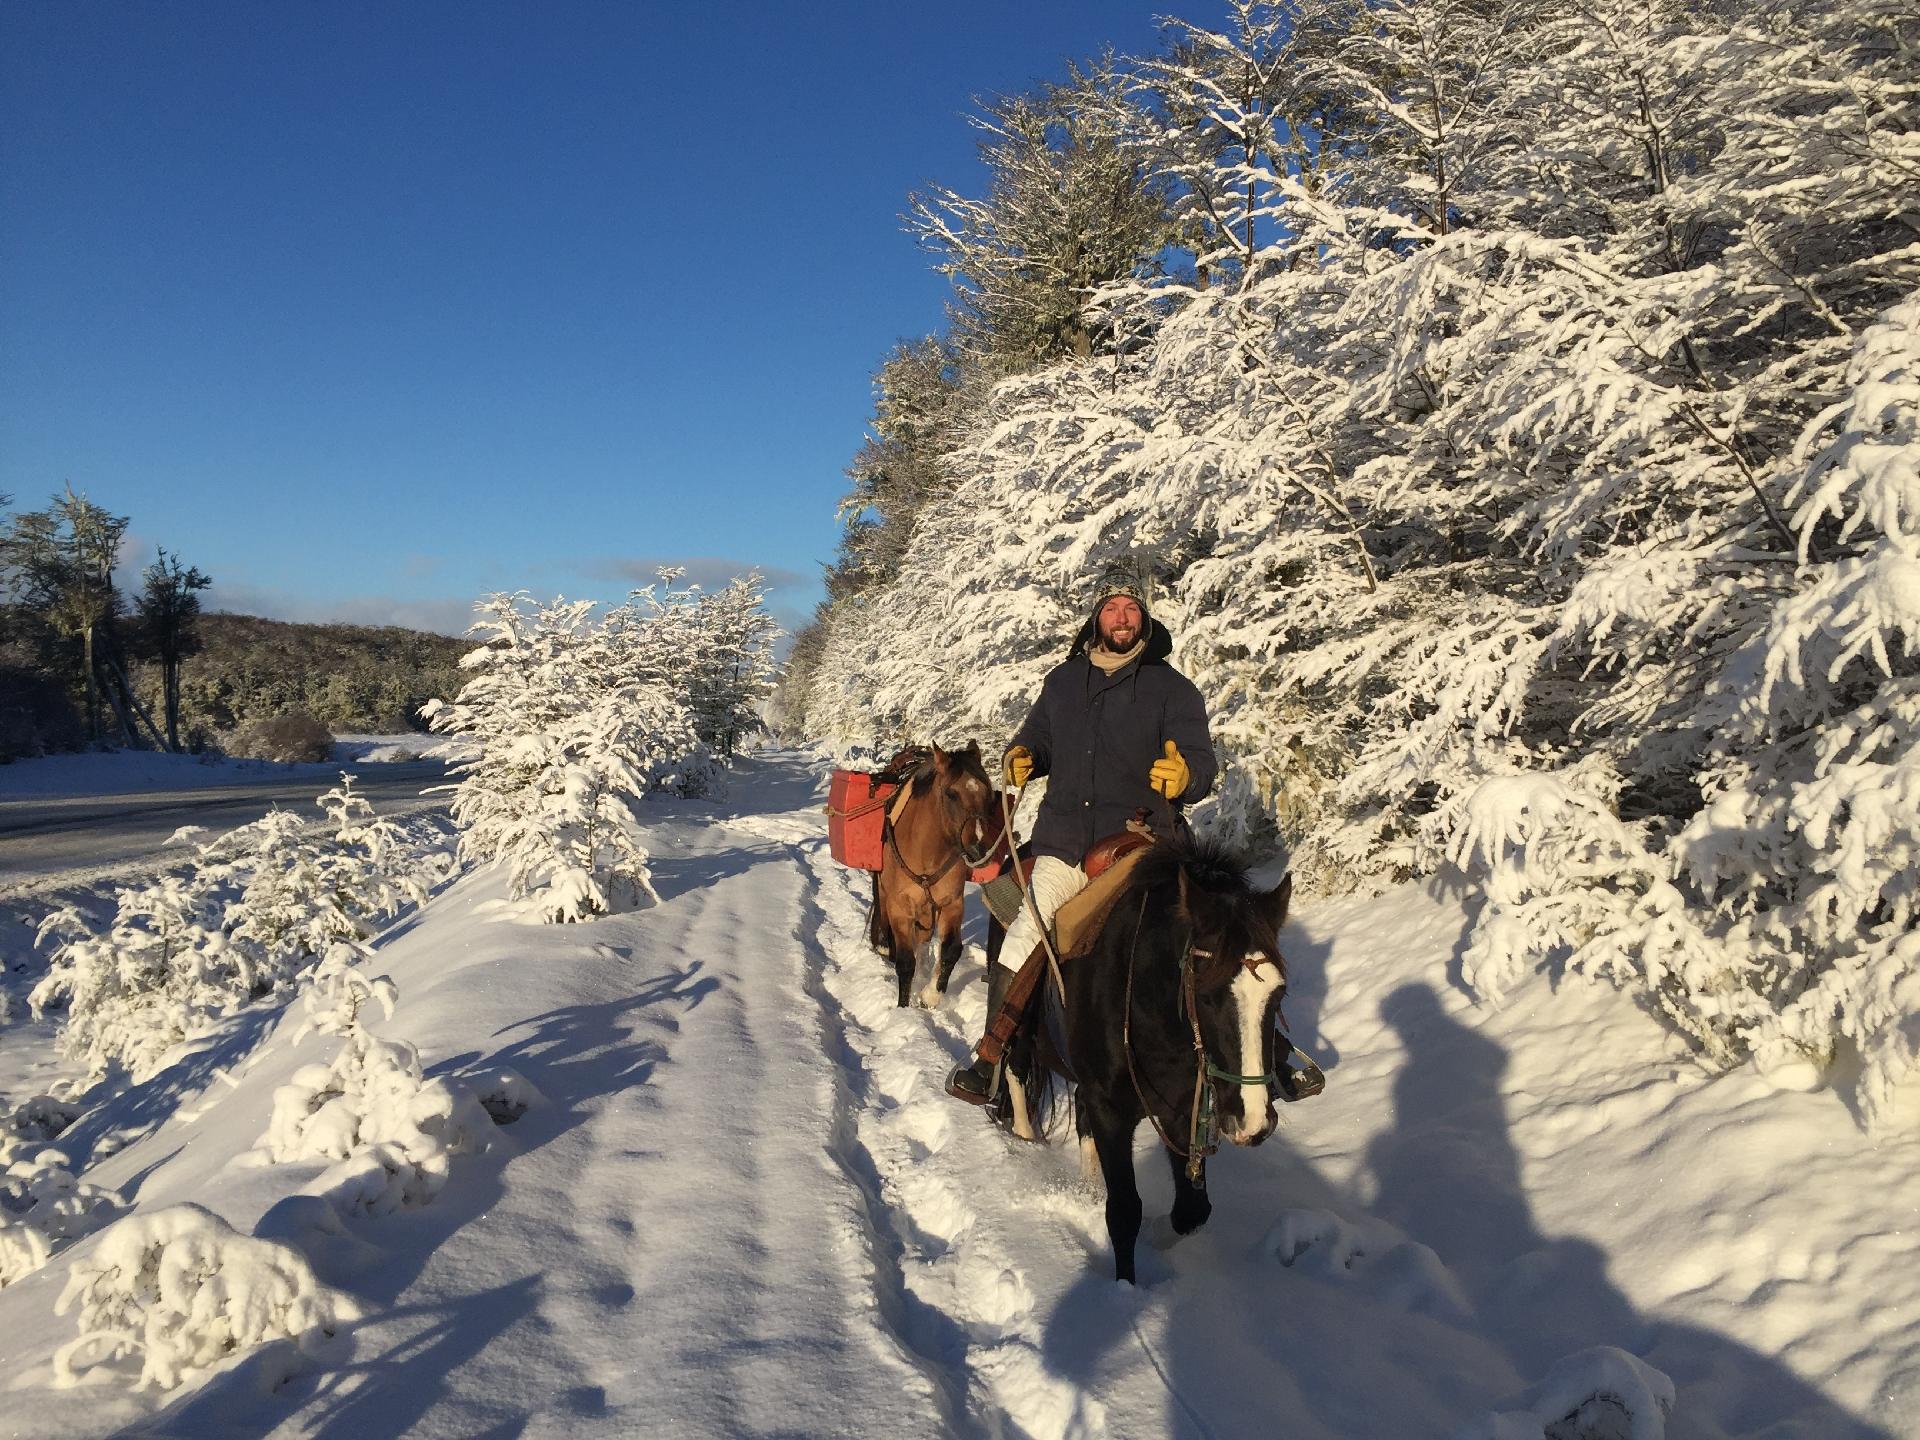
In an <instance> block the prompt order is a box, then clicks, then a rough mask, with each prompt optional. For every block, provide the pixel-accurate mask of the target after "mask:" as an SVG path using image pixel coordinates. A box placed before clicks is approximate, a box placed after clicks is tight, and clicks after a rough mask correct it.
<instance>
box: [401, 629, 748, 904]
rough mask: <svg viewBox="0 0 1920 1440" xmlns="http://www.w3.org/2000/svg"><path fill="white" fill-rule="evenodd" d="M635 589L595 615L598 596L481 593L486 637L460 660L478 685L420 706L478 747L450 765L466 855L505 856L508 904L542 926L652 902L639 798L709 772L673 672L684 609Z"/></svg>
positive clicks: (692, 784)
mask: <svg viewBox="0 0 1920 1440" xmlns="http://www.w3.org/2000/svg"><path fill="white" fill-rule="evenodd" d="M641 596H642V599H641V600H639V601H637V602H635V603H630V604H629V605H628V606H625V607H622V608H621V609H620V610H618V611H616V612H614V613H613V614H612V615H610V616H608V617H606V618H605V619H601V620H596V619H595V618H594V616H593V610H594V605H593V602H591V601H566V600H556V601H554V602H553V603H551V604H547V605H535V604H533V603H532V601H531V599H530V598H529V597H527V596H525V595H493V596H489V597H487V598H486V599H485V600H483V601H482V602H481V603H480V606H479V610H480V616H481V618H480V620H479V621H478V622H477V623H476V624H475V626H474V630H475V633H477V634H478V635H479V636H480V637H481V638H482V639H483V640H484V641H485V642H486V643H485V644H483V645H482V646H481V648H479V649H477V650H474V651H472V652H471V653H470V654H468V655H467V656H466V657H465V659H464V660H463V661H462V662H461V663H462V664H463V665H464V666H465V667H466V668H467V669H469V670H471V671H473V672H475V673H474V677H473V679H471V680H470V681H468V682H467V684H466V685H465V686H464V687H463V688H462V689H461V691H460V695H459V697H458V698H457V699H455V700H454V701H453V702H452V703H450V704H448V703H438V704H435V705H432V706H429V707H427V710H426V713H427V715H428V720H429V723H430V724H432V726H433V727H434V728H435V729H436V730H438V731H441V732H443V733H450V734H458V735H461V736H465V737H469V738H471V739H472V740H473V741H474V742H476V743H477V745H478V747H479V749H478V753H477V754H475V755H473V756H471V757H470V758H468V759H465V760H462V761H460V762H459V763H457V764H456V765H455V766H454V773H455V774H456V775H457V776H458V777H459V779H458V782H457V783H456V785H455V787H454V798H453V814H454V818H455V819H456V820H457V821H458V822H459V825H460V830H461V834H460V849H461V854H462V855H463V856H464V857H467V858H470V859H473V860H476V861H478V862H480V863H492V862H496V861H498V862H500V863H503V864H505V865H506V866H507V869H508V874H509V878H510V886H511V894H512V898H513V900H514V901H516V902H524V904H525V906H526V908H528V910H529V911H530V912H532V913H535V914H538V915H539V916H540V917H541V918H542V919H545V920H549V921H575V920H584V919H587V918H589V917H591V916H594V915H601V914H606V913H608V912H609V911H612V910H615V909H618V908H622V907H624V906H630V905H632V904H634V903H637V901H638V898H639V897H640V896H641V895H645V896H647V897H649V898H651V899H657V898H658V897H657V896H655V895H654V893H653V886H652V884H651V881H650V879H649V872H648V868H647V852H646V850H645V848H644V847H643V846H642V845H641V843H640V840H639V836H638V833H637V827H636V824H635V820H634V814H633V810H632V805H633V803H634V802H635V801H638V800H640V799H642V798H643V797H644V796H646V795H647V794H648V793H650V792H651V791H654V790H661V789H678V790H683V791H684V790H697V789H700V788H703V787H704V785H705V783H706V781H707V778H708V776H709V775H710V773H711V769H712V762H711V760H710V759H709V756H708V752H707V748H706V746H705V745H704V743H703V742H702V741H701V739H700V737H699V735H698V734H697V733H696V731H695V728H694V721H693V717H692V714H691V711H690V709H689V707H688V704H687V701H686V699H685V691H684V688H682V687H676V686H672V685H670V684H669V683H668V682H667V681H666V679H665V678H663V677H665V676H667V675H671V674H673V673H675V672H674V668H673V667H674V666H675V664H676V656H679V655H681V654H683V653H684V652H683V649H682V648H681V646H679V645H678V644H677V643H676V641H675V639H674V636H675V634H676V633H677V632H678V631H679V630H681V629H683V628H684V629H686V630H687V631H689V632H691V628H692V627H691V626H690V625H689V626H683V625H682V617H681V614H680V612H681V610H683V609H688V608H690V607H685V606H680V605H677V604H674V603H672V602H670V601H667V602H662V601H659V600H657V599H653V598H652V597H651V596H650V595H649V592H641ZM689 643H691V642H689Z"/></svg>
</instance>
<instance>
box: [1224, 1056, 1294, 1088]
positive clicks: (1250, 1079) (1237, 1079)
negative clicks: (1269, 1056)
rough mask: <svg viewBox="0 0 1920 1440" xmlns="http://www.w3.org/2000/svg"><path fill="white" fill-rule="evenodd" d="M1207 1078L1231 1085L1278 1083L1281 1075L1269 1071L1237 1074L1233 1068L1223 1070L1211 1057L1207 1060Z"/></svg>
mask: <svg viewBox="0 0 1920 1440" xmlns="http://www.w3.org/2000/svg"><path fill="white" fill-rule="evenodd" d="M1207 1078H1208V1079H1209V1080H1224V1081H1226V1082H1227V1083H1228V1084H1229V1085H1278V1084H1279V1083H1280V1077H1279V1076H1278V1075H1275V1074H1272V1073H1271V1072H1269V1073H1268V1074H1265V1075H1235V1074H1234V1073H1233V1072H1232V1071H1231V1070H1222V1069H1221V1068H1220V1067H1219V1066H1218V1065H1216V1064H1214V1063H1213V1061H1212V1060H1211V1059H1209V1060H1208V1061H1207Z"/></svg>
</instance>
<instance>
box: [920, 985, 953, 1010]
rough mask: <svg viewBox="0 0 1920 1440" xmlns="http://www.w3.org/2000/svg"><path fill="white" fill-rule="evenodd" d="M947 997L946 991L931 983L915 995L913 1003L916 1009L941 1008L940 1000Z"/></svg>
mask: <svg viewBox="0 0 1920 1440" xmlns="http://www.w3.org/2000/svg"><path fill="white" fill-rule="evenodd" d="M946 998H947V992H946V991H944V990H938V989H935V988H934V987H933V986H931V985H929V986H927V988H926V989H924V990H922V991H921V992H920V993H919V994H918V995H916V996H914V997H913V1005H914V1008H915V1009H916V1010H938V1009H939V1008H940V1002H941V1001H942V1000H944V999H946Z"/></svg>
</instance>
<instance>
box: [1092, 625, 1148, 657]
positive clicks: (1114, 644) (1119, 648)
mask: <svg viewBox="0 0 1920 1440" xmlns="http://www.w3.org/2000/svg"><path fill="white" fill-rule="evenodd" d="M1139 643H1140V632H1139V631H1138V630H1134V631H1131V632H1130V633H1129V634H1128V636H1127V641H1126V644H1124V645H1123V644H1121V643H1120V642H1119V641H1117V640H1115V639H1114V637H1113V631H1111V630H1102V631H1101V632H1100V648H1101V649H1102V650H1110V651H1112V652H1113V653H1114V654H1115V655H1118V654H1120V653H1121V652H1123V651H1126V650H1131V649H1132V648H1133V647H1134V646H1135V645H1137V644H1139Z"/></svg>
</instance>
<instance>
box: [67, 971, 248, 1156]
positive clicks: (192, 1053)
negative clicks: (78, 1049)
mask: <svg viewBox="0 0 1920 1440" xmlns="http://www.w3.org/2000/svg"><path fill="white" fill-rule="evenodd" d="M285 1010H286V1002H285V1001H280V1002H278V1003H276V1002H272V1001H259V1002H256V1003H254V1004H252V1005H248V1006H246V1007H245V1008H243V1009H241V1010H238V1011H236V1012H235V1013H234V1014H232V1015H231V1016H228V1017H227V1018H226V1019H224V1020H222V1021H220V1022H219V1024H218V1026H217V1027H216V1028H215V1029H214V1030H212V1031H211V1032H209V1033H208V1034H206V1035H202V1036H200V1037H198V1038H196V1039H194V1040H190V1041H188V1042H186V1043H187V1046H188V1048H187V1050H186V1053H185V1054H183V1055H181V1056H179V1057H178V1058H177V1059H175V1060H174V1061H173V1062H172V1063H170V1064H169V1065H167V1066H166V1068H164V1069H162V1070H160V1071H158V1072H156V1073H155V1074H153V1075H150V1076H149V1077H148V1078H146V1079H145V1080H142V1081H139V1082H138V1083H137V1084H129V1083H126V1081H125V1079H124V1072H123V1074H122V1076H120V1077H114V1076H109V1077H108V1078H107V1079H106V1080H103V1081H102V1082H101V1083H100V1086H99V1087H97V1090H96V1091H94V1092H90V1093H89V1095H88V1096H84V1097H82V1100H81V1103H82V1104H87V1103H88V1102H89V1101H90V1100H91V1097H92V1094H94V1093H98V1094H101V1095H102V1097H103V1098H101V1099H100V1100H98V1101H96V1102H93V1103H91V1105H90V1107H89V1108H88V1109H87V1110H86V1111H85V1112H84V1113H82V1114H81V1116H80V1118H79V1119H77V1120H75V1121H74V1122H73V1124H71V1125H69V1126H68V1127H67V1128H66V1129H65V1130H62V1131H61V1132H60V1135H59V1137H58V1139H56V1140H55V1141H54V1142H53V1143H54V1144H55V1146H56V1147H57V1148H59V1149H60V1150H61V1151H63V1152H64V1153H65V1154H66V1155H67V1156H68V1157H69V1158H70V1159H72V1161H73V1162H74V1164H73V1169H74V1173H75V1174H79V1173H80V1172H81V1171H83V1170H87V1169H91V1168H92V1167H93V1166H94V1165H95V1164H96V1163H97V1162H98V1161H100V1160H103V1159H105V1158H106V1155H107V1154H111V1153H116V1152H118V1151H119V1150H123V1149H125V1148H126V1147H127V1146H128V1145H131V1144H133V1143H134V1142H135V1141H136V1140H140V1139H143V1138H145V1137H146V1136H147V1135H150V1134H152V1133H153V1132H154V1131H155V1130H157V1129H159V1128H160V1126H162V1125H164V1124H165V1123H166V1122H167V1121H168V1120H170V1119H172V1118H173V1115H174V1112H175V1111H177V1110H178V1109H179V1108H180V1106H181V1105H182V1104H184V1103H186V1102H187V1101H188V1100H191V1099H192V1098H194V1097H195V1096H198V1095H199V1094H201V1093H202V1092H203V1091H205V1090H206V1089H207V1087H208V1086H210V1085H213V1084H216V1083H218V1076H219V1075H220V1073H221V1072H222V1071H228V1070H231V1069H233V1067H234V1066H236V1065H239V1064H240V1063H241V1062H242V1061H244V1060H245V1059H246V1058H247V1057H248V1056H249V1055H251V1054H252V1053H253V1052H254V1050H255V1048H256V1047H258V1045H259V1044H260V1042H261V1041H262V1040H263V1039H265V1038H266V1035H267V1032H268V1031H269V1030H271V1029H272V1028H273V1027H274V1025H275V1024H277V1023H278V1022H279V1019H280V1016H281V1015H282V1013H284V1012H285ZM119 1087H124V1088H119ZM108 1136H112V1137H113V1143H112V1146H111V1147H110V1148H109V1149H108V1150H107V1151H106V1152H104V1153H103V1152H102V1150H101V1144H100V1142H101V1141H102V1140H105V1139H106V1138H107V1137H108Z"/></svg>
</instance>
